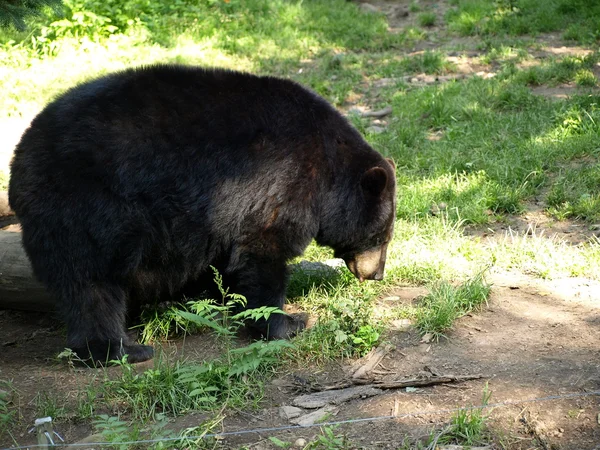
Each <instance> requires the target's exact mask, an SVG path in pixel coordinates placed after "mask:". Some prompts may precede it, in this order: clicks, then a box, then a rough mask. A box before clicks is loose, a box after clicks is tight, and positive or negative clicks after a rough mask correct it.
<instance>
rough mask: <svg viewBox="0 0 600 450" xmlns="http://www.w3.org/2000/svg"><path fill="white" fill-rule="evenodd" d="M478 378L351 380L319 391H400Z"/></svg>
mask: <svg viewBox="0 0 600 450" xmlns="http://www.w3.org/2000/svg"><path fill="white" fill-rule="evenodd" d="M480 378H483V375H479V374H478V375H440V376H433V377H428V378H410V379H407V380H398V381H374V382H373V381H372V380H364V379H352V380H351V381H346V382H342V383H338V384H334V385H330V386H324V387H322V388H321V390H322V391H330V390H333V389H344V388H347V387H351V386H354V385H357V384H360V385H363V386H368V387H374V388H379V389H401V388H405V387H416V386H433V385H436V384H445V383H460V382H462V381H469V380H478V379H480Z"/></svg>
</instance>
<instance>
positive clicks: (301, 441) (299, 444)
mask: <svg viewBox="0 0 600 450" xmlns="http://www.w3.org/2000/svg"><path fill="white" fill-rule="evenodd" d="M294 447H300V448H304V447H306V439H303V438H298V439H296V440H295V441H294Z"/></svg>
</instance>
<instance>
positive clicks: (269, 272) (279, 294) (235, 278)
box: [225, 255, 306, 339]
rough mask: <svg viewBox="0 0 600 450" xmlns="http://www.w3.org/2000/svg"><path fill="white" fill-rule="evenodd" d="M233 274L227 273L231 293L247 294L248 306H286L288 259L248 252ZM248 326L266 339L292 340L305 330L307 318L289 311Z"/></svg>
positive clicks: (251, 307)
mask: <svg viewBox="0 0 600 450" xmlns="http://www.w3.org/2000/svg"><path fill="white" fill-rule="evenodd" d="M241 261H243V263H242V264H241V265H240V266H239V267H237V268H236V271H235V272H234V273H229V274H227V275H228V276H227V277H226V280H225V281H226V282H227V285H228V288H229V292H231V293H235V294H241V295H243V296H244V297H246V301H247V305H246V309H254V308H259V307H261V306H274V307H277V308H279V309H283V305H284V303H285V292H286V288H287V279H288V273H287V267H286V264H285V261H274V260H272V259H269V258H268V257H261V256H256V255H245V256H244V257H243V258H241ZM247 326H248V327H249V328H250V329H251V330H253V331H257V332H258V333H259V334H260V335H261V336H262V337H264V338H267V339H289V338H290V337H293V336H294V335H296V334H297V333H298V332H299V331H301V330H303V329H304V328H305V326H306V324H305V322H304V320H302V319H301V318H296V317H293V316H290V315H288V314H271V316H270V317H269V319H268V320H263V319H261V320H259V321H256V322H248V323H247Z"/></svg>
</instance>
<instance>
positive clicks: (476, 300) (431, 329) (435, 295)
mask: <svg viewBox="0 0 600 450" xmlns="http://www.w3.org/2000/svg"><path fill="white" fill-rule="evenodd" d="M483 275H484V272H480V273H479V274H478V275H477V276H475V277H474V278H472V279H470V280H468V281H466V282H465V283H463V284H461V285H459V286H458V287H455V286H452V285H451V284H449V283H447V282H441V283H439V284H437V285H436V286H434V287H433V289H432V290H431V292H430V293H429V294H428V295H427V296H426V297H425V298H424V299H423V300H422V301H421V303H420V305H419V308H418V309H417V311H416V314H415V316H416V323H415V325H416V327H417V328H418V329H419V330H420V331H421V333H431V334H432V335H433V336H434V337H440V336H442V335H443V332H444V331H446V330H448V329H449V328H450V327H451V326H452V324H453V323H454V321H455V320H456V319H458V318H459V317H462V316H464V315H465V314H468V313H469V312H471V311H472V310H474V309H476V308H478V307H479V306H480V305H481V304H483V303H485V302H487V299H488V296H489V293H490V289H491V287H490V286H489V285H488V284H486V283H485V281H484V278H483Z"/></svg>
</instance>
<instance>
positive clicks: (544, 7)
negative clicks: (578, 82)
mask: <svg viewBox="0 0 600 450" xmlns="http://www.w3.org/2000/svg"><path fill="white" fill-rule="evenodd" d="M446 20H447V22H448V25H449V29H450V30H452V31H453V32H455V33H457V34H460V35H465V36H471V35H482V36H495V35H500V36H502V35H512V36H515V35H524V34H530V35H537V34H540V33H549V32H556V31H564V34H563V36H564V37H565V38H566V39H571V40H575V41H578V42H582V43H592V42H594V41H595V40H596V39H597V38H598V24H599V23H600V2H599V1H598V0H547V1H544V2H538V1H536V0H499V1H491V0H458V1H457V2H455V7H454V8H452V9H450V10H449V11H448V13H447V16H446Z"/></svg>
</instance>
